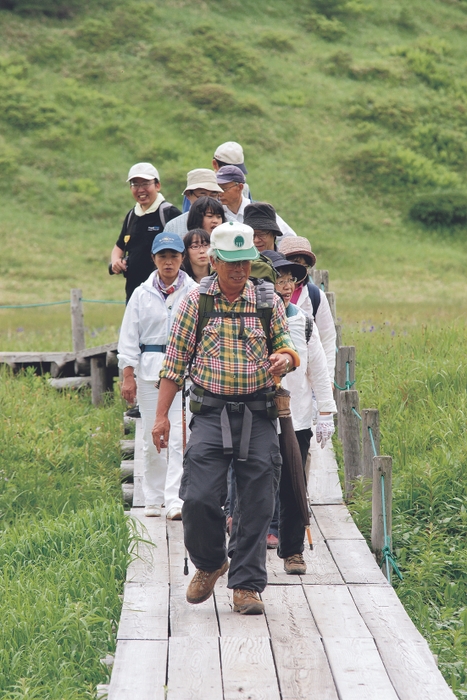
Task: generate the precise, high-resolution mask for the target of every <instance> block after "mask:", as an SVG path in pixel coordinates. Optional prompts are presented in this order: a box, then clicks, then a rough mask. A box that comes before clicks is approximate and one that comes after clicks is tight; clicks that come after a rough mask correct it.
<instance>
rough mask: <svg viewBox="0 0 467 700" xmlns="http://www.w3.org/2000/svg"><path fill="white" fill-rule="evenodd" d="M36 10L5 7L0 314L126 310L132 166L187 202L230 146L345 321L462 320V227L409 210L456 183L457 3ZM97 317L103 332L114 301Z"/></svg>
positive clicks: (465, 155) (26, 320) (40, 320)
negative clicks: (241, 152)
mask: <svg viewBox="0 0 467 700" xmlns="http://www.w3.org/2000/svg"><path fill="white" fill-rule="evenodd" d="M81 4H83V5H85V8H84V9H83V10H81V11H79V6H80V5H81ZM0 5H2V6H3V7H5V6H9V7H17V9H19V10H21V9H24V7H26V6H27V5H28V3H27V2H26V0H9V2H8V3H7V2H6V0H3V2H2V3H0ZM47 5H48V6H49V10H50V8H55V11H57V12H58V14H59V15H60V17H54V16H49V15H44V14H40V13H37V12H36V13H35V14H34V13H26V14H25V13H23V14H21V13H14V12H11V11H6V10H3V11H0V19H1V23H0V24H1V28H0V46H1V49H0V105H1V108H0V128H1V134H2V136H1V138H0V165H1V169H0V177H1V189H0V206H1V210H2V217H1V223H0V241H1V250H2V255H1V260H0V271H1V281H0V301H1V303H3V304H18V303H31V302H35V301H38V300H46V301H55V300H61V299H66V298H67V297H68V294H69V289H70V288H71V287H80V288H82V289H83V293H84V296H85V297H86V298H93V299H115V300H117V299H122V298H123V280H122V279H116V278H110V277H109V276H108V275H107V271H106V263H107V261H108V258H109V253H110V249H111V247H112V245H113V243H114V241H115V240H116V237H117V234H118V231H119V229H120V226H121V221H122V218H123V216H124V214H125V212H126V211H127V210H128V209H129V208H130V206H131V204H132V198H131V195H130V192H129V190H128V188H127V187H126V185H125V179H126V173H127V170H128V168H129V166H130V165H131V164H132V163H134V162H136V161H138V160H151V161H153V162H154V163H155V164H156V166H157V167H158V168H159V170H160V172H161V178H162V185H163V192H164V194H165V195H166V197H167V198H168V199H170V200H171V201H173V202H174V203H177V204H180V200H181V198H180V192H181V190H182V188H183V184H184V180H185V175H186V172H187V171H188V170H189V169H191V168H194V167H207V166H209V165H210V160H211V157H212V153H213V151H214V149H215V147H216V146H217V145H218V144H219V143H220V142H222V141H225V140H229V139H235V140H238V141H240V142H241V143H242V144H243V146H244V149H245V153H246V160H247V165H248V168H249V176H248V181H249V183H250V185H251V189H252V193H253V196H254V198H255V199H264V200H268V201H270V202H272V203H273V204H274V205H275V206H276V208H277V209H278V211H279V212H280V213H281V215H282V216H283V217H284V218H285V219H286V220H287V221H288V222H289V223H290V224H291V225H292V226H293V227H294V228H295V229H296V230H297V232H298V233H299V234H301V235H305V236H308V237H309V238H310V240H311V242H312V245H313V248H314V250H315V251H316V253H317V255H318V266H319V267H322V268H327V269H329V270H330V274H331V280H332V287H333V289H334V290H336V291H337V292H338V311H339V315H340V316H342V317H343V319H345V320H346V321H349V322H350V321H360V320H363V319H371V320H372V321H374V322H379V321H383V320H394V319H397V320H398V321H399V322H401V321H403V320H406V321H407V322H412V321H414V320H415V321H416V320H419V319H421V318H427V317H432V316H439V315H443V316H446V317H448V318H451V317H453V316H457V315H459V314H461V313H463V312H464V311H465V306H466V299H465V294H464V288H465V268H466V261H467V255H466V243H465V231H466V229H465V228H464V227H463V226H460V225H457V226H454V227H450V228H448V227H444V228H443V227H441V228H436V229H429V228H427V227H425V226H424V225H423V224H422V223H420V222H415V221H413V220H411V219H410V218H409V217H408V210H409V208H410V205H411V203H412V202H413V200H414V198H415V197H416V196H417V195H418V194H420V193H426V192H429V193H430V192H433V191H436V190H440V189H441V190H445V189H449V190H453V189H454V190H463V189H464V188H465V186H466V182H465V180H466V178H465V165H466V161H467V79H465V73H466V62H467V41H466V39H467V3H466V2H464V1H463V0H462V1H461V0H446V1H445V2H441V1H440V0H438V1H436V0H424V1H423V2H422V1H418V0H413V1H412V2H411V3H410V7H409V8H407V6H406V4H404V3H398V2H395V1H394V2H393V1H391V0H389V1H388V2H384V3H382V2H374V3H373V4H372V5H371V7H370V6H369V5H368V6H367V5H365V4H362V3H359V2H345V1H344V0H332V2H323V0H296V1H295V2H293V1H290V2H284V1H281V0H270V1H268V2H261V1H259V0H255V1H253V0H249V1H246V2H240V1H239V0H226V1H225V2H222V3H219V2H214V1H212V2H202V1H201V0H200V1H199V2H198V1H192V2H183V0H182V1H180V2H170V1H166V2H164V1H163V2H159V3H153V2H148V1H144V0H141V1H140V0H129V1H128V2H125V3H123V2H119V1H118V0H117V1H115V2H108V3H104V4H103V5H102V4H101V5H97V4H94V3H93V2H92V0H89V1H88V3H87V4H85V3H80V2H79V1H78V0H76V2H75V3H74V4H73V3H72V2H71V0H70V2H68V3H65V1H64V0H63V1H62V0H59V1H58V2H56V3H46V2H45V0H44V1H43V0H30V2H29V7H31V6H32V7H36V8H37V7H38V6H47ZM46 9H47V8H46ZM326 15H327V16H326ZM440 295H443V298H444V299H445V300H446V302H443V305H442V309H440V305H439V299H440ZM90 313H91V316H90V317H89V318H90V319H91V322H92V323H94V325H96V326H99V325H100V326H102V325H104V324H105V323H108V322H109V321H113V322H115V323H118V320H119V318H120V317H121V308H120V307H112V308H110V307H108V306H107V307H99V308H96V307H93V308H92V310H91V312H90ZM55 319H57V321H56V322H57V323H59V322H61V321H62V315H60V314H58V315H57V313H54V312H53V311H51V310H48V311H47V312H45V311H44V312H40V313H39V314H36V313H34V314H32V313H30V312H12V311H3V312H1V316H0V323H1V324H2V327H3V328H6V327H12V328H15V327H16V326H18V325H19V326H22V327H24V326H26V327H27V328H29V327H34V324H36V325H37V324H38V325H39V326H43V325H44V324H46V325H48V324H52V325H53V324H54V323H55ZM13 336H14V334H13ZM13 339H14V338H13ZM12 342H13V340H12Z"/></svg>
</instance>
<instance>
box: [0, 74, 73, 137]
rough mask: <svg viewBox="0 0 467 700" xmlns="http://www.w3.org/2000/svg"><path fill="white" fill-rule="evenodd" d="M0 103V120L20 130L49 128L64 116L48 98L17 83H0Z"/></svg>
mask: <svg viewBox="0 0 467 700" xmlns="http://www.w3.org/2000/svg"><path fill="white" fill-rule="evenodd" d="M0 102H1V104H2V110H1V113H0V117H1V119H2V120H3V121H5V122H6V123H7V124H9V125H10V126H13V127H16V128H18V129H21V130H27V129H36V128H40V127H44V126H50V124H56V123H59V122H60V121H61V120H62V118H63V116H64V114H63V113H62V111H61V110H60V109H59V107H57V105H56V104H55V103H54V102H53V101H52V100H51V99H50V98H48V97H44V94H43V93H42V92H41V91H39V90H34V89H33V88H30V87H28V86H27V85H24V84H22V83H20V82H19V81H3V82H0Z"/></svg>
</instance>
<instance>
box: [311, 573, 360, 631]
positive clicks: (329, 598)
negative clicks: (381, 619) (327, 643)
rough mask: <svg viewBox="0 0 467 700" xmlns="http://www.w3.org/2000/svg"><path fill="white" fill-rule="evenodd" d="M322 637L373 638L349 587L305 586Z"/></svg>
mask: <svg viewBox="0 0 467 700" xmlns="http://www.w3.org/2000/svg"><path fill="white" fill-rule="evenodd" d="M304 590H305V594H306V597H307V599H308V602H309V604H310V608H311V612H312V613H313V617H314V619H315V622H316V624H317V626H318V629H319V631H320V634H321V636H322V637H326V638H327V639H329V638H331V637H349V638H363V637H371V633H370V631H369V629H368V627H367V626H366V624H365V622H364V620H363V618H362V616H361V615H360V613H359V611H358V608H357V606H356V605H355V603H354V600H353V598H352V596H351V595H350V592H349V590H348V589H347V586H304Z"/></svg>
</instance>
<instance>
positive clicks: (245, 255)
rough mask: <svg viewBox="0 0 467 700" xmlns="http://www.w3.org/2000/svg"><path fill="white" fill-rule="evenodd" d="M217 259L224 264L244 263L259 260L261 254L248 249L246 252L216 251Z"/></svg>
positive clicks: (253, 249)
mask: <svg viewBox="0 0 467 700" xmlns="http://www.w3.org/2000/svg"><path fill="white" fill-rule="evenodd" d="M216 252H217V257H218V258H219V260H222V261H223V262H242V261H244V260H245V261H247V260H258V258H259V253H258V251H257V250H256V248H255V247H254V246H253V248H247V249H246V250H218V249H216Z"/></svg>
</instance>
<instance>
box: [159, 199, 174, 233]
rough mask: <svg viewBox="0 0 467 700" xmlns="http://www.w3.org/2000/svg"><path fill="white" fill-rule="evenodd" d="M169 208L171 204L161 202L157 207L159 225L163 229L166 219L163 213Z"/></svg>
mask: <svg viewBox="0 0 467 700" xmlns="http://www.w3.org/2000/svg"><path fill="white" fill-rule="evenodd" d="M171 206H172V204H171V203H170V202H162V203H161V204H160V205H159V216H160V219H161V224H162V227H163V228H165V225H166V223H167V221H166V218H165V212H166V210H167V209H168V208H169V207H171Z"/></svg>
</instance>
